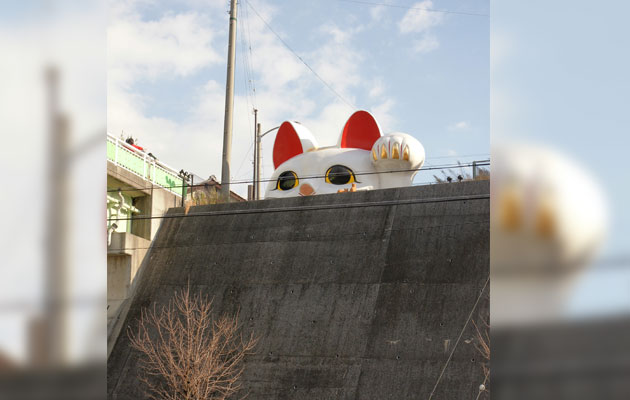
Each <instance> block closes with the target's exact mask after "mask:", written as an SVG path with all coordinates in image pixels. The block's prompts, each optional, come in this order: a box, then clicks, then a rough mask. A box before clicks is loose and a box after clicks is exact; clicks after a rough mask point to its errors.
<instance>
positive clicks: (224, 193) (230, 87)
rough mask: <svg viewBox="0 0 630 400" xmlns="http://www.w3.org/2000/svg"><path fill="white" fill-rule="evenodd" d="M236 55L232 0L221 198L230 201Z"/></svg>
mask: <svg viewBox="0 0 630 400" xmlns="http://www.w3.org/2000/svg"><path fill="white" fill-rule="evenodd" d="M235 57H236V0H230V42H229V44H228V64H227V79H226V82H225V120H224V123H223V164H222V168H221V200H222V201H223V202H224V203H228V202H229V201H230V160H231V158H232V114H233V108H234V59H235Z"/></svg>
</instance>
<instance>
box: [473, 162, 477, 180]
mask: <svg viewBox="0 0 630 400" xmlns="http://www.w3.org/2000/svg"><path fill="white" fill-rule="evenodd" d="M472 169H473V180H475V179H477V161H473V163H472Z"/></svg>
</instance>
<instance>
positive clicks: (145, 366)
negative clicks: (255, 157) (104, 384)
mask: <svg viewBox="0 0 630 400" xmlns="http://www.w3.org/2000/svg"><path fill="white" fill-rule="evenodd" d="M128 335H129V339H130V342H131V346H132V348H134V349H135V350H137V351H138V352H140V354H141V357H140V361H139V366H140V370H141V376H140V377H139V379H140V381H141V382H142V383H143V384H144V385H145V387H146V391H147V395H148V397H149V398H151V399H156V400H163V399H166V400H193V399H194V400H202V399H203V400H205V399H226V398H228V397H229V396H231V395H233V394H234V393H236V392H237V391H238V390H239V389H240V387H241V385H240V383H239V379H240V377H241V376H242V374H243V371H244V359H245V357H246V356H247V355H249V354H253V353H254V348H255V346H256V344H257V342H258V339H257V338H256V337H255V336H254V334H253V333H252V334H251V335H250V336H248V337H246V338H244V337H243V334H242V333H241V331H240V327H239V325H238V314H237V315H235V316H228V315H223V316H221V317H219V318H218V319H214V318H213V317H212V301H211V300H208V298H207V296H203V295H200V294H191V293H190V284H189V285H188V286H187V288H186V289H185V290H182V291H181V292H178V293H176V294H175V296H174V297H173V298H172V299H171V300H170V301H169V303H168V305H167V306H163V307H161V308H160V310H159V311H157V310H156V307H155V306H154V307H153V309H152V310H148V311H147V310H142V312H141V316H140V320H139V322H138V329H137V331H136V332H133V331H132V330H131V329H129V330H128Z"/></svg>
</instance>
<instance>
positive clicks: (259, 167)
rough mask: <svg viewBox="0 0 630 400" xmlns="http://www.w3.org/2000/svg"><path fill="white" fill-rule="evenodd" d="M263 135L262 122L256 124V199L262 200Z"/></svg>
mask: <svg viewBox="0 0 630 400" xmlns="http://www.w3.org/2000/svg"><path fill="white" fill-rule="evenodd" d="M261 139H262V136H261V135H260V124H256V183H255V185H256V186H255V187H254V191H255V193H256V200H260V175H261V171H262V163H261V162H260V161H261V154H262V145H261V142H262V140H261Z"/></svg>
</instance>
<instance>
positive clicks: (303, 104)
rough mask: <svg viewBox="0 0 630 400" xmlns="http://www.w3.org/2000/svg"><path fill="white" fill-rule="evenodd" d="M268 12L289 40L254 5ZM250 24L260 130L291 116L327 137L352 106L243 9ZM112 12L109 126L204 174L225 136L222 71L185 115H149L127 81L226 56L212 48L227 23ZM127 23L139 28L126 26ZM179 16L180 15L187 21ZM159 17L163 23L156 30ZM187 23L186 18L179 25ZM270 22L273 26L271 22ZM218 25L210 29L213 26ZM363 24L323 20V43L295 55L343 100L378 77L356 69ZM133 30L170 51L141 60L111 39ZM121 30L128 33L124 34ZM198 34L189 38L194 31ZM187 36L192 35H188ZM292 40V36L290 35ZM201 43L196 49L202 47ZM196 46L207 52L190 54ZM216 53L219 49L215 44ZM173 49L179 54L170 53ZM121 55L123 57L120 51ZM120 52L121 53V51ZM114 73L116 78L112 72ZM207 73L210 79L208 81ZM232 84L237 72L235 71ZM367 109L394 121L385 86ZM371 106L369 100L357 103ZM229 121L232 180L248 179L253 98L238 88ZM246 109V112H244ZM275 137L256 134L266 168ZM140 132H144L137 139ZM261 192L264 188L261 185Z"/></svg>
mask: <svg viewBox="0 0 630 400" xmlns="http://www.w3.org/2000/svg"><path fill="white" fill-rule="evenodd" d="M256 9H257V11H258V12H259V13H260V14H261V15H262V16H263V18H265V20H266V21H267V22H268V23H270V24H271V25H272V26H274V27H275V28H276V31H277V32H278V34H279V35H280V36H282V37H283V38H289V37H290V36H289V35H286V34H285V33H284V32H283V31H282V30H281V29H278V28H277V26H281V24H280V23H276V24H274V21H273V12H272V11H273V10H272V9H271V8H270V7H267V6H265V5H264V4H258V5H257V6H256ZM249 16H250V18H249V20H248V25H249V32H248V35H247V37H250V38H251V41H252V43H251V47H252V60H253V62H254V65H255V67H256V68H255V71H254V72H255V83H256V101H257V106H258V108H259V109H260V112H259V122H260V123H261V124H262V128H263V131H265V130H267V129H269V128H272V127H274V126H276V125H278V124H279V123H281V122H282V121H284V120H287V119H293V120H299V121H301V122H303V123H304V124H305V125H306V126H307V127H308V128H309V129H310V130H311V131H312V132H313V133H314V135H315V137H316V138H317V140H318V142H319V143H320V145H334V144H335V143H336V142H337V138H338V135H339V132H340V131H341V129H342V128H343V124H344V123H345V121H346V120H347V119H348V117H349V116H350V115H351V113H352V112H353V111H354V110H353V109H351V108H350V107H348V106H347V105H346V104H345V103H343V102H342V101H341V100H340V99H338V98H337V97H336V96H335V95H334V94H332V93H331V92H330V91H329V89H328V88H326V87H325V86H324V84H323V83H322V82H320V81H319V80H318V79H317V78H316V77H315V76H314V75H313V74H312V73H311V72H310V71H309V70H308V69H307V68H306V67H305V66H304V65H302V63H301V62H300V61H299V60H298V59H297V58H296V57H295V56H294V55H293V54H291V52H290V51H289V50H287V49H286V48H285V47H284V46H283V45H282V43H281V42H280V41H279V40H278V38H276V37H275V35H274V34H273V33H271V32H270V31H269V30H268V29H267V27H266V26H265V25H264V23H263V22H262V21H260V19H258V17H256V15H255V14H254V13H252V12H251V10H250V13H249ZM117 19H119V20H114V21H112V23H111V24H110V29H112V27H113V30H114V31H113V32H111V33H110V35H109V36H110V38H112V39H115V40H110V43H109V44H108V46H111V47H112V48H111V52H110V58H111V60H110V71H109V72H110V83H109V85H108V86H109V87H108V89H109V93H108V123H109V125H108V129H109V130H110V133H113V134H119V133H120V130H121V129H125V131H126V132H127V131H129V132H134V135H137V136H138V137H139V138H141V144H142V145H143V146H145V145H146V146H147V147H149V148H150V150H149V151H151V152H153V153H154V154H155V155H156V156H158V158H160V159H161V160H162V161H164V162H166V163H167V164H170V165H172V166H173V167H175V168H176V169H179V168H184V169H188V170H192V171H193V172H194V173H196V174H197V175H200V176H203V177H207V176H209V175H210V174H214V175H216V176H220V175H221V153H222V141H223V116H224V102H225V99H224V96H225V87H224V81H223V79H224V75H223V74H221V75H222V77H223V78H221V79H219V77H218V76H216V77H215V76H214V75H212V76H211V77H210V76H209V77H208V78H209V79H208V80H207V81H206V84H205V85H203V87H200V88H199V89H198V91H197V92H196V93H194V94H193V95H192V96H190V98H188V99H186V101H187V102H189V103H190V110H189V111H190V113H189V115H188V116H187V118H186V120H185V121H183V122H178V121H174V120H171V119H169V118H164V117H161V116H158V117H152V116H148V115H147V113H146V111H145V105H146V104H149V100H153V101H154V100H156V99H147V98H145V94H143V93H138V92H137V91H134V90H132V88H133V83H134V82H136V81H138V80H141V79H145V75H147V74H151V73H152V74H153V79H155V84H156V85H159V80H161V79H168V80H172V79H177V78H179V77H181V76H185V75H186V74H194V73H196V72H197V71H198V70H199V69H200V68H203V67H204V66H207V65H212V64H215V63H221V62H223V60H222V58H221V57H219V56H217V55H216V54H217V51H216V49H214V48H213V46H212V45H213V38H215V37H217V36H221V37H223V36H224V35H225V34H226V32H225V31H227V24H222V23H221V24H220V23H218V22H217V21H214V23H212V22H213V21H210V20H209V17H207V16H205V15H203V14H197V13H190V12H188V13H183V14H167V15H166V16H164V17H158V18H157V19H155V20H153V21H144V20H142V19H141V18H140V17H139V16H138V15H137V12H136V10H134V9H133V8H131V9H126V10H124V12H119V13H118V16H117ZM132 21H135V22H138V23H139V24H141V25H142V26H141V27H135V26H132V25H133V23H132ZM184 21H185V23H184ZM160 24H163V25H164V29H168V32H165V31H164V30H163V29H159V26H160ZM183 25H187V26H183ZM276 25H277V26H276ZM215 27H217V28H215ZM362 29H363V27H362V26H355V27H353V28H348V29H346V28H340V27H338V26H335V25H330V24H328V25H324V26H322V28H321V29H320V33H321V34H322V35H324V36H323V38H322V40H321V41H320V44H319V45H318V46H316V47H315V48H313V49H312V50H311V51H310V52H309V53H303V52H299V54H300V56H302V57H303V58H304V60H305V61H306V62H308V63H309V65H311V66H312V67H313V69H314V70H315V71H317V73H318V74H319V75H320V76H321V77H322V78H323V79H324V80H325V81H326V82H327V83H328V84H330V85H331V86H332V87H333V88H334V89H335V91H337V92H338V93H340V94H341V95H342V96H343V97H344V98H346V99H348V100H349V101H351V102H355V101H356V98H355V97H354V96H353V93H354V92H355V90H356V89H359V88H362V85H367V84H366V82H375V81H376V82H378V79H377V78H370V77H365V76H362V74H361V68H360V67H361V62H362V60H363V59H364V56H363V55H362V54H361V53H360V52H359V51H358V50H356V47H355V46H354V45H353V40H354V35H355V34H356V33H357V32H360V31H361V30H362ZM131 30H134V31H133V33H134V34H136V35H139V36H140V38H139V39H136V40H134V41H132V43H133V44H134V47H137V48H138V49H139V50H138V51H141V52H144V53H147V52H149V50H151V49H152V50H153V51H159V50H160V47H164V48H166V50H167V51H168V52H169V53H170V54H171V55H170V56H162V55H150V54H149V55H148V56H147V58H144V57H139V56H138V57H136V56H134V55H130V54H129V53H130V52H132V51H131V50H124V49H123V50H120V49H116V48H115V47H118V46H126V45H127V41H126V39H125V38H126V37H127V36H128V34H130V32H131ZM126 32H128V33H126ZM193 32H194V36H201V37H195V38H192V37H190V36H191V35H193ZM188 39H189V40H188ZM287 40H288V42H289V44H292V41H291V40H290V39H287ZM201 49H203V50H201ZM196 51H203V52H205V53H207V54H206V55H203V56H201V55H196V54H194V53H195V52H196ZM221 53H222V52H221ZM176 54H180V55H182V56H183V59H181V60H173V61H171V60H170V58H171V57H173V56H174V55H176ZM127 56H128V57H127ZM121 58H123V59H121ZM118 74H120V76H117V75H118ZM210 78H214V79H210ZM235 78H236V80H237V84H238V82H239V80H240V79H242V77H239V76H237V77H235ZM365 89H366V92H367V91H368V90H369V91H370V92H371V95H372V97H370V98H369V101H370V103H371V104H370V105H371V106H372V108H371V109H372V110H373V111H374V112H375V115H376V116H377V118H378V119H379V122H381V124H383V123H384V122H387V123H390V122H391V121H393V120H394V118H393V116H392V113H391V104H393V103H392V101H391V100H389V99H388V98H387V96H386V95H385V90H384V89H383V88H380V89H378V88H377V89H376V90H374V88H371V89H370V88H369V86H368V87H367V88H365ZM358 106H363V107H365V108H368V106H369V105H362V104H359V105H358ZM234 107H235V111H234V115H235V118H234V127H233V144H232V170H231V173H232V177H233V179H251V152H248V151H249V150H250V149H251V146H250V145H251V143H252V138H251V132H252V129H253V126H252V125H253V117H252V115H251V112H252V110H251V109H252V104H251V103H250V102H249V101H248V98H247V97H246V96H245V95H238V94H237V96H235V99H234ZM246 115H248V117H246ZM273 138H274V135H273V134H270V135H268V136H266V137H265V138H264V139H263V175H264V176H265V177H266V176H269V175H271V172H272V171H273V166H272V163H271V160H272V157H271V153H272V148H273ZM143 139H144V140H143ZM232 189H233V190H235V191H236V192H237V193H239V194H241V195H245V194H246V190H247V185H238V186H236V185H235V186H234V187H233V188H232ZM263 190H264V189H263Z"/></svg>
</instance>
